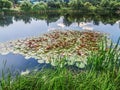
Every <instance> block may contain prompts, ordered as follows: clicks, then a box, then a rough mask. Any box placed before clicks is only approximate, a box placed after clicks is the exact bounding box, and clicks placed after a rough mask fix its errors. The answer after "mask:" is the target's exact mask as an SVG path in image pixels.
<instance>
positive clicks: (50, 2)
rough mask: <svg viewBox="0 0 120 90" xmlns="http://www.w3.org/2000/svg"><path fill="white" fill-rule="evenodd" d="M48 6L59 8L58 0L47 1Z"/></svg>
mask: <svg viewBox="0 0 120 90" xmlns="http://www.w3.org/2000/svg"><path fill="white" fill-rule="evenodd" d="M47 4H48V7H49V8H61V6H60V1H58V0H56V1H55V0H49V1H48V2H47Z"/></svg>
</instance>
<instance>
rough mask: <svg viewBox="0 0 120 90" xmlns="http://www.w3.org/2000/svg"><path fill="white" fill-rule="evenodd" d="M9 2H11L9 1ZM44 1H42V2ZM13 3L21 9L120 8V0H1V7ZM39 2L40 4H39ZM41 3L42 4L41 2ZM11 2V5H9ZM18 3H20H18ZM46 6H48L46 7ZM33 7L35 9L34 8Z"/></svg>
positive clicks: (117, 9)
mask: <svg viewBox="0 0 120 90" xmlns="http://www.w3.org/2000/svg"><path fill="white" fill-rule="evenodd" d="M8 2H9V3H8ZM41 2H42V3H41ZM3 3H6V4H7V6H4V4H3ZM10 3H13V4H14V5H16V6H17V7H20V8H21V10H25V11H26V10H33V11H37V10H38V11H39V10H46V9H47V10H49V9H50V10H51V9H64V8H67V10H69V9H72V10H73V9H75V10H83V11H101V10H110V11H113V10H114V11H119V10H120V1H119V0H69V1H68V0H67V1H66V0H38V1H37V2H34V0H33V1H29V0H22V1H19V2H18V0H1V1H0V8H1V9H3V8H10V7H11V6H12V4H10ZM38 3H39V4H38ZM40 3H41V4H40ZM8 4H9V5H8ZM17 4H18V5H17ZM46 6H47V7H48V8H46ZM32 8H33V9H32Z"/></svg>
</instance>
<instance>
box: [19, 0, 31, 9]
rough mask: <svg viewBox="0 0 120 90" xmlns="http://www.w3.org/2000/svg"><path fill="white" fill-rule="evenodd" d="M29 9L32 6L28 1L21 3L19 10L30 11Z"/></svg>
mask: <svg viewBox="0 0 120 90" xmlns="http://www.w3.org/2000/svg"><path fill="white" fill-rule="evenodd" d="M31 7H32V4H31V3H30V2H29V1H23V2H22V3H21V4H20V8H21V10H24V11H30V10H31Z"/></svg>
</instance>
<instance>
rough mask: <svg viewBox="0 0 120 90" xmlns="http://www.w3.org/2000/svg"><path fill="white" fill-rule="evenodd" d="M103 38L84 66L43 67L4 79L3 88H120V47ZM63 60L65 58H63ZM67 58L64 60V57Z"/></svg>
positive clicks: (114, 89) (35, 89)
mask: <svg viewBox="0 0 120 90" xmlns="http://www.w3.org/2000/svg"><path fill="white" fill-rule="evenodd" d="M119 41H120V39H119V40H118V42H117V44H116V45H114V44H113V43H111V44H110V46H109V47H108V45H107V44H108V43H107V41H106V40H105V41H103V42H101V46H100V48H99V50H98V51H97V52H95V53H94V52H93V53H91V55H90V56H89V57H88V60H87V65H86V67H85V69H84V70H81V69H78V70H71V69H70V68H67V67H66V66H63V67H60V66H56V67H54V68H53V69H42V70H40V71H38V72H33V73H31V74H29V75H25V76H17V77H16V78H14V79H11V77H9V80H8V81H9V82H6V81H5V79H4V78H3V79H1V89H2V90H120V52H119V51H120V48H119V46H118V44H119ZM61 61H62V60H61ZM63 61H64V60H63Z"/></svg>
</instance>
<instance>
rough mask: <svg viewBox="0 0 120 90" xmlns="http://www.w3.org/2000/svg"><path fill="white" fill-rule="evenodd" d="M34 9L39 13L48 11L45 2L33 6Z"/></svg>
mask: <svg viewBox="0 0 120 90" xmlns="http://www.w3.org/2000/svg"><path fill="white" fill-rule="evenodd" d="M32 9H33V10H34V11H39V10H46V9H47V4H46V3H45V2H43V1H41V2H39V3H36V4H34V5H33V7H32Z"/></svg>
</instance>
